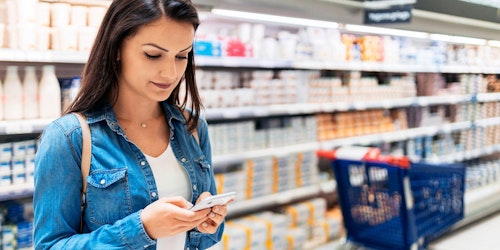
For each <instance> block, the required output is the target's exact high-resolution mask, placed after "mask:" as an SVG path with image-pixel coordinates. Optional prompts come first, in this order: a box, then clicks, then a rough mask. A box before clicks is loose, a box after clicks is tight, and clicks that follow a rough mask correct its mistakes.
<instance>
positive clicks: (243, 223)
mask: <svg viewBox="0 0 500 250" xmlns="http://www.w3.org/2000/svg"><path fill="white" fill-rule="evenodd" d="M326 205H327V203H326V200H324V199H322V198H315V199H311V200H307V201H303V202H299V203H296V204H292V205H287V206H284V207H281V208H279V209H277V210H278V211H265V212H259V213H256V214H252V215H248V216H243V217H240V218H235V219H231V220H228V221H227V224H226V229H225V231H224V235H223V236H222V241H221V242H220V243H219V244H217V245H215V246H214V247H212V248H210V249H211V250H219V249H234V250H236V249H269V250H272V249H276V250H277V249H293V250H303V249H314V247H317V246H320V245H322V244H324V243H326V242H329V241H332V240H334V239H337V238H338V237H339V236H340V234H341V229H342V221H341V218H340V216H339V213H335V212H332V211H328V208H327V206H326Z"/></svg>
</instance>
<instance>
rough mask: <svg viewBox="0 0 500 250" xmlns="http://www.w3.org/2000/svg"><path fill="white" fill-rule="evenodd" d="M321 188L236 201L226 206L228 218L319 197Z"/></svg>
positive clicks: (307, 188) (294, 190) (316, 187)
mask: <svg viewBox="0 0 500 250" xmlns="http://www.w3.org/2000/svg"><path fill="white" fill-rule="evenodd" d="M320 192H321V186H319V185H314V186H308V187H301V188H296V189H292V190H288V191H284V192H279V193H274V194H271V195H266V196H262V197H258V198H253V199H250V200H243V201H236V202H234V203H231V204H230V205H228V215H227V216H228V217H229V218H231V217H233V218H234V217H236V216H239V215H241V214H244V213H246V212H250V211H257V210H260V209H262V208H264V207H269V206H280V205H284V204H287V203H290V202H293V201H296V200H300V199H305V198H309V197H313V196H317V195H319V194H320Z"/></svg>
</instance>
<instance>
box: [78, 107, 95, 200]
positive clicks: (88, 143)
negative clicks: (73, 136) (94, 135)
mask: <svg viewBox="0 0 500 250" xmlns="http://www.w3.org/2000/svg"><path fill="white" fill-rule="evenodd" d="M75 115H76V117H77V118H78V121H80V126H81V127H82V163H81V166H80V167H81V170H82V181H83V182H82V193H84V194H85V193H86V192H87V180H86V179H87V176H88V175H89V171H90V158H91V154H92V139H91V138H90V127H89V124H88V123H87V118H86V117H85V115H83V114H81V113H75Z"/></svg>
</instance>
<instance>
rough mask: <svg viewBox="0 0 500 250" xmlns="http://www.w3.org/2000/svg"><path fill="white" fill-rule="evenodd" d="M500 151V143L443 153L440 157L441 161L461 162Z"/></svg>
mask: <svg viewBox="0 0 500 250" xmlns="http://www.w3.org/2000/svg"><path fill="white" fill-rule="evenodd" d="M499 152H500V144H496V145H491V146H486V147H482V148H477V149H473V150H468V151H465V152H455V153H451V154H449V155H441V156H439V157H437V158H438V161H439V162H461V161H466V160H472V159H477V158H480V157H483V156H488V155H492V154H494V153H499Z"/></svg>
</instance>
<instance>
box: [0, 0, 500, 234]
mask: <svg viewBox="0 0 500 250" xmlns="http://www.w3.org/2000/svg"><path fill="white" fill-rule="evenodd" d="M47 1H48V0H47ZM48 2H60V1H48ZM63 2H71V3H74V4H84V5H88V4H90V5H103V6H106V4H108V3H109V1H97V0H94V1H91V2H89V1H78V0H66V1H63ZM105 2H108V3H105ZM87 58H88V54H87V53H84V52H62V51H26V50H15V49H0V62H3V63H9V62H12V63H16V64H44V63H56V64H63V65H64V64H70V65H76V67H81V66H82V65H83V64H84V63H85V62H86V61H87ZM195 61H196V66H197V67H199V68H214V69H222V70H234V69H238V68H246V69H255V70H281V69H287V70H309V71H313V70H326V71H347V72H349V71H358V72H383V73H398V74H415V73H449V74H500V69H499V68H498V67H496V66H489V65H442V64H426V65H416V64H390V63H380V62H329V61H321V60H300V61H296V60H284V59H283V60H281V59H280V60H267V59H266V60H264V59H255V58H243V57H208V56H197V57H196V59H195ZM499 101H500V93H480V94H477V95H447V96H425V97H408V98H398V99H384V100H377V101H354V102H331V103H294V104H274V105H268V106H246V107H232V108H210V109H207V110H206V111H205V113H204V116H205V118H206V119H207V120H208V121H209V122H210V121H213V120H217V121H222V122H224V121H231V120H238V119H254V118H265V117H277V116H300V115H315V114H319V113H335V112H346V111H364V110H371V109H385V110H388V109H396V108H404V107H429V106H440V105H456V104H467V103H472V102H479V103H482V102H499ZM50 122H51V120H42V119H37V120H20V121H0V136H2V135H16V134H36V133H40V132H42V131H43V129H44V128H45V126H47V125H48V124H49V123H50ZM498 125H500V118H499V117H495V118H487V119H479V120H473V121H462V122H455V123H449V124H443V125H436V126H424V127H418V128H410V129H404V130H398V131H393V132H384V133H377V134H369V135H362V136H351V137H345V138H337V139H334V140H328V141H314V142H308V143H300V144H295V145H287V146H283V147H273V148H262V149H258V150H251V151H245V152H235V153H228V154H224V155H214V157H213V163H214V166H215V167H216V168H217V167H218V166H224V165H228V164H235V163H241V162H243V161H245V160H249V159H254V158H260V157H265V156H281V155H288V154H294V153H300V152H304V151H315V150H318V149H332V148H336V147H340V146H345V145H372V144H378V143H391V142H399V141H406V140H410V139H414V138H418V137H426V136H435V135H438V134H447V133H452V132H457V131H462V130H466V129H470V128H475V127H489V126H498ZM495 153H500V144H496V145H491V146H485V147H481V148H477V149H473V150H468V151H464V152H462V153H459V154H451V155H443V156H440V157H439V160H440V161H443V162H461V161H466V160H471V159H476V158H480V157H483V156H488V155H492V154H495ZM335 189H336V188H335V181H333V180H331V181H329V182H326V183H319V184H318V183H317V184H314V185H311V186H305V187H300V188H296V189H292V190H288V191H285V192H280V193H274V194H271V195H267V196H262V197H258V198H253V199H250V200H241V201H237V202H235V203H233V204H231V205H230V209H229V211H230V213H229V217H237V216H238V215H240V214H245V213H249V212H252V211H258V210H259V209H262V208H263V207H274V206H281V205H284V204H287V203H291V202H294V201H297V200H301V199H305V198H310V197H317V196H319V195H320V194H322V193H333V192H335ZM498 193H500V185H496V186H493V187H485V188H481V189H477V190H472V191H471V192H468V193H466V196H465V204H466V206H465V207H466V214H465V219H464V220H463V221H462V222H460V223H459V224H457V225H455V227H454V228H459V227H462V226H464V225H466V224H468V223H471V222H473V221H475V220H477V219H480V218H482V217H484V216H486V215H488V214H490V213H492V212H494V211H498V210H499V209H500V198H497V196H498V195H497V194H498ZM32 194H33V186H32V184H26V185H12V186H9V187H2V190H1V191H0V202H1V201H6V200H13V199H18V198H26V197H30V196H31V195H32Z"/></svg>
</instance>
